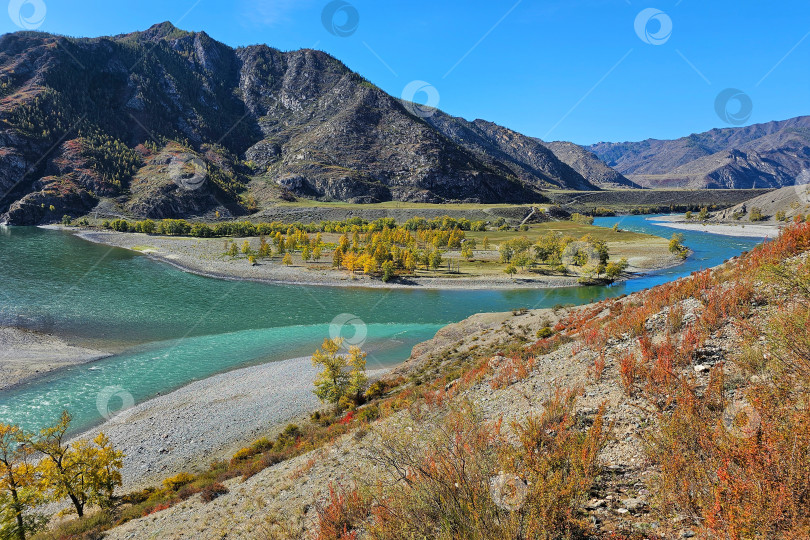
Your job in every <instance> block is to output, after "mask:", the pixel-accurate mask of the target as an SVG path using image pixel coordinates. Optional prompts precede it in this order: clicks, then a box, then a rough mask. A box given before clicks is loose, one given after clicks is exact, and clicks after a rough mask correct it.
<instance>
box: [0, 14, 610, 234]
mask: <svg viewBox="0 0 810 540" xmlns="http://www.w3.org/2000/svg"><path fill="white" fill-rule="evenodd" d="M0 84H2V87H1V88H0V92H2V93H0V96H2V101H0V144H1V145H2V151H0V195H2V199H1V200H0V214H4V217H3V220H4V221H7V222H10V223H21V224H30V223H43V222H53V221H57V220H59V219H61V216H62V215H63V214H70V215H73V216H76V215H82V214H84V213H87V212H89V211H90V210H91V209H92V208H94V207H95V206H96V205H98V204H102V203H103V205H104V206H105V208H107V209H108V210H110V209H112V211H113V213H115V212H118V213H120V214H121V215H122V216H128V217H149V218H164V217H210V216H213V215H215V214H216V215H219V216H225V217H235V216H239V215H249V214H252V213H253V212H255V211H256V210H257V209H259V208H261V207H262V206H267V205H272V204H273V203H274V202H276V201H278V200H284V199H287V200H289V199H290V198H292V197H305V198H313V199H320V200H339V201H347V202H354V203H371V202H379V201H388V200H396V201H409V202H433V203H438V202H481V203H502V202H510V203H518V202H520V203H526V202H542V201H543V200H545V197H544V195H543V191H544V190H545V189H549V188H558V189H588V190H598V189H599V187H598V186H597V185H595V184H594V183H591V182H589V181H588V180H587V179H586V178H584V177H583V176H582V174H580V172H578V171H577V170H575V169H574V168H572V167H570V166H569V165H567V164H566V163H564V162H563V161H561V160H560V159H558V158H557V156H556V155H555V154H554V153H553V152H551V151H549V150H548V149H547V148H545V147H544V146H543V145H542V144H540V143H539V142H537V141H536V140H534V139H532V138H530V137H526V136H524V135H521V134H518V133H516V132H513V131H511V130H508V129H507V128H503V127H501V126H496V125H495V124H492V123H487V124H485V125H484V126H483V127H482V126H480V125H479V126H475V127H474V130H473V131H475V132H476V136H475V137H470V138H465V137H462V138H458V137H454V135H453V134H454V130H456V129H461V127H460V126H461V124H462V120H461V119H456V120H453V121H452V122H451V121H448V122H447V123H446V125H444V128H445V129H444V130H442V129H439V128H438V127H442V124H441V123H440V122H439V121H438V120H436V121H431V119H430V118H428V119H424V118H421V117H420V116H417V115H414V114H412V113H411V111H410V110H409V108H408V107H406V106H405V104H403V102H402V101H401V100H399V99H398V98H395V97H393V96H391V95H389V94H387V93H385V92H384V91H382V90H381V89H379V88H378V87H377V86H375V85H373V84H372V83H370V82H369V81H367V80H366V79H365V78H363V77H362V76H360V75H359V74H357V73H356V72H354V71H352V70H351V69H349V68H348V67H347V66H346V65H345V64H343V63H342V62H340V61H339V60H338V59H336V58H334V57H332V56H330V55H328V54H327V53H324V52H322V51H316V50H313V49H300V50H296V51H288V52H282V51H280V50H279V49H275V48H272V47H270V46H268V45H251V46H246V47H239V48H231V47H229V46H228V45H225V44H223V43H220V42H218V41H216V40H214V39H212V38H211V37H210V36H209V35H208V34H206V33H205V32H188V31H185V30H180V29H178V28H176V27H175V26H174V25H172V24H171V23H167V22H166V23H159V24H156V25H153V26H152V27H150V28H148V29H146V30H143V31H138V32H132V33H129V34H120V35H118V36H109V37H105V36H102V37H95V38H70V37H65V36H55V35H51V34H44V33H37V32H17V33H13V34H5V35H3V36H0ZM436 117H438V118H444V119H449V118H452V117H450V116H449V115H445V114H444V113H441V112H440V111H437V113H436ZM463 122H467V121H463ZM450 124H456V127H454V128H452V129H451V126H450ZM467 124H469V126H473V125H474V124H473V123H467ZM437 126H438V127H437ZM465 126H466V127H469V126H467V125H466V124H465ZM462 127H463V126H462ZM526 148H528V150H525V149H526ZM200 163H202V165H200ZM195 164H196V165H195ZM181 166H182V167H185V168H187V169H191V168H193V167H195V166H197V167H204V168H205V170H204V171H201V174H200V176H204V179H205V181H202V182H199V183H198V184H195V186H194V189H187V188H188V187H189V186H188V185H187V183H186V182H185V180H184V179H183V178H177V174H175V173H176V170H177V169H178V168H181ZM198 172H199V171H198Z"/></svg>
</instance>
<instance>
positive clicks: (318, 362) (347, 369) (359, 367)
mask: <svg viewBox="0 0 810 540" xmlns="http://www.w3.org/2000/svg"><path fill="white" fill-rule="evenodd" d="M342 345H343V339H342V338H335V339H325V340H324V341H323V345H321V348H320V349H318V350H317V351H315V354H313V355H312V365H313V366H321V367H322V370H321V372H320V373H319V374H318V376H317V377H316V378H315V390H314V393H315V395H316V396H318V399H320V400H321V401H322V402H323V403H331V404H333V405H334V406H335V412H336V413H339V412H340V409H341V406H342V403H345V399H344V398H346V397H352V398H353V397H357V398H359V396H360V395H361V394H362V392H363V390H364V389H365V386H366V383H367V382H368V379H367V377H366V354H365V353H363V352H362V351H361V350H360V348H359V347H351V348H349V354H348V355H342V354H338V352H339V351H340V347H341V346H342ZM341 400H343V402H342V401H341Z"/></svg>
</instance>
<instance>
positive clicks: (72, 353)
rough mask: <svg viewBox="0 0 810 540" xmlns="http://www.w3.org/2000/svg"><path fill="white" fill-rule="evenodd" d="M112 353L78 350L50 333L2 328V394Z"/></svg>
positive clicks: (0, 359) (0, 386)
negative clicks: (60, 370)
mask: <svg viewBox="0 0 810 540" xmlns="http://www.w3.org/2000/svg"><path fill="white" fill-rule="evenodd" d="M111 354H112V353H109V352H105V351H97V350H93V349H88V348H84V347H77V346H74V345H71V344H69V343H67V342H66V341H65V340H63V339H61V338H59V337H56V336H53V335H50V334H43V333H40V332H34V331H31V330H24V329H20V328H8V327H0V391H4V390H9V389H10V388H12V387H14V386H18V385H20V384H23V383H26V382H29V381H31V380H33V379H35V378H38V377H42V376H43V375H46V374H48V373H52V372H54V371H56V370H59V369H64V368H66V367H70V366H77V365H80V364H86V363H88V362H94V361H96V360H100V359H102V358H107V357H108V356H111Z"/></svg>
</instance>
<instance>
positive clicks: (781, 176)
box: [586, 116, 810, 189]
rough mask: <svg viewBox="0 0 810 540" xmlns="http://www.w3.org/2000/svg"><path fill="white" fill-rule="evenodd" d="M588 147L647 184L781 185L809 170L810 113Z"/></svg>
mask: <svg viewBox="0 0 810 540" xmlns="http://www.w3.org/2000/svg"><path fill="white" fill-rule="evenodd" d="M586 148H587V149H588V150H590V151H591V152H593V153H594V154H596V155H597V156H599V158H600V159H602V160H603V161H604V162H605V163H607V164H608V165H610V166H611V167H613V168H615V169H616V170H617V171H619V172H620V173H622V174H625V175H628V176H629V177H630V178H631V180H633V181H635V182H637V183H639V184H641V185H643V186H645V187H688V188H736V189H747V188H763V187H769V188H779V187H784V186H787V185H793V184H794V183H795V182H796V178H797V177H799V176H800V175H801V174H802V172H803V171H805V170H808V169H810V116H798V117H795V118H789V119H787V120H778V121H771V122H766V123H762V124H752V125H750V126H743V127H730V128H715V129H712V130H709V131H706V132H703V133H693V134H691V135H688V136H686V137H681V138H678V139H671V140H662V139H646V140H644V141H638V142H621V143H607V142H599V143H596V144H593V145H590V146H588V147H586Z"/></svg>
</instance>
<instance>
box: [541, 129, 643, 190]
mask: <svg viewBox="0 0 810 540" xmlns="http://www.w3.org/2000/svg"><path fill="white" fill-rule="evenodd" d="M543 144H544V145H545V146H546V147H547V148H548V149H549V150H551V151H552V152H554V155H555V156H557V157H558V158H559V159H560V160H561V161H562V162H563V163H566V164H567V165H569V166H570V167H571V168H572V169H574V170H575V171H577V172H578V173H579V174H581V175H582V176H584V177H585V178H587V179H589V180H590V181H591V182H593V183H594V184H595V185H596V186H598V187H600V188H603V189H616V188H639V187H641V186H639V185H638V184H636V183H635V182H633V181H631V180H629V179H628V178H626V177H625V176H624V175H623V174H621V173H620V172H619V171H617V170H616V169H613V168H611V167H608V166H607V164H606V163H605V162H604V161H602V160H601V159H599V158H598V157H597V156H596V154H594V153H593V152H591V151H589V150H587V149H586V148H584V147H582V146H579V145H578V144H574V143H571V142H566V141H554V142H544V143H543Z"/></svg>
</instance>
